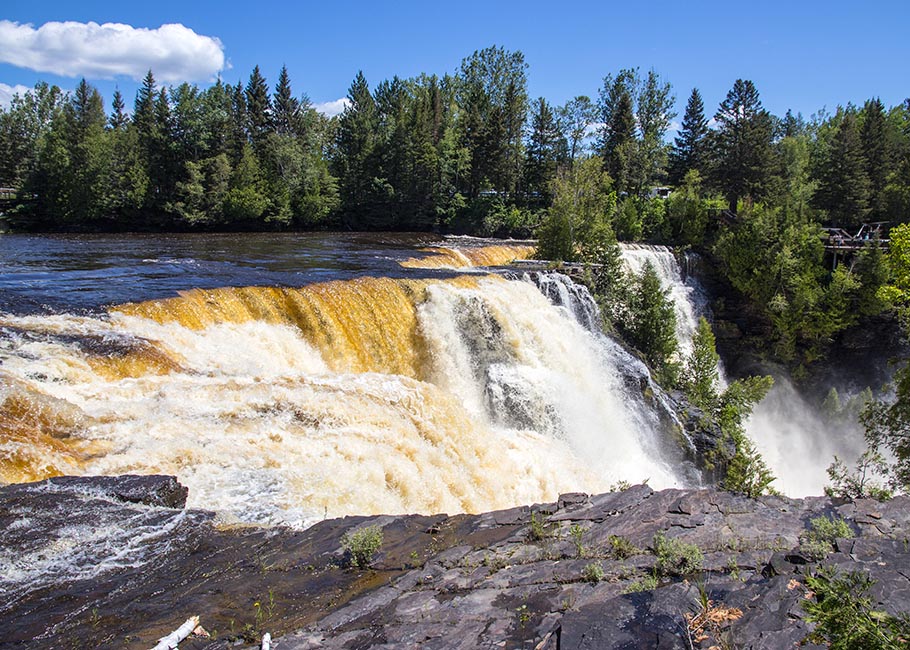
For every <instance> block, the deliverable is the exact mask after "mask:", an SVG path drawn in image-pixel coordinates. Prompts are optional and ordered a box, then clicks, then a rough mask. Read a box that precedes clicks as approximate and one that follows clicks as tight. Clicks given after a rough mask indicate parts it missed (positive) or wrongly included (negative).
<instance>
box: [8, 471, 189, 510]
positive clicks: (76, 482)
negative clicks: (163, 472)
mask: <svg viewBox="0 0 910 650" xmlns="http://www.w3.org/2000/svg"><path fill="white" fill-rule="evenodd" d="M23 489H24V490H25V491H26V492H27V493H34V492H41V491H46V492H49V493H59V494H65V493H70V494H84V495H85V496H94V497H98V498H102V499H104V498H106V499H111V500H113V501H121V502H123V503H136V504H141V505H146V506H159V507H162V508H183V507H184V506H185V505H186V497H187V495H188V494H189V490H188V489H187V488H186V487H184V486H183V485H180V483H179V482H177V479H176V478H174V477H173V476H160V475H151V476H140V475H134V474H125V475H123V476H61V477H58V478H52V479H48V480H46V481H41V482H38V483H32V484H28V485H27V486H15V485H14V486H8V487H5V488H0V493H3V494H11V493H15V492H16V491H17V490H18V491H21V490H23Z"/></svg>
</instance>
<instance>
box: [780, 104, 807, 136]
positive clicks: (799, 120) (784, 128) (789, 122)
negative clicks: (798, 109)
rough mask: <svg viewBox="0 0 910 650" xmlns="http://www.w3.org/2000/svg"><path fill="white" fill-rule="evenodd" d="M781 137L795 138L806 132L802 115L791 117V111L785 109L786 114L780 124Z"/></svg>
mask: <svg viewBox="0 0 910 650" xmlns="http://www.w3.org/2000/svg"><path fill="white" fill-rule="evenodd" d="M780 131H781V136H782V137H784V138H795V137H797V136H800V135H803V134H804V133H805V132H806V121H805V120H804V119H803V114H802V113H797V114H796V115H793V111H792V110H790V109H787V114H786V115H784V119H783V120H781V124H780Z"/></svg>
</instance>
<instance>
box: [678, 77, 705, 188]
mask: <svg viewBox="0 0 910 650" xmlns="http://www.w3.org/2000/svg"><path fill="white" fill-rule="evenodd" d="M709 133H710V130H709V129H708V119H707V118H706V117H705V105H704V102H702V99H701V93H699V92H698V88H693V89H692V94H691V95H689V101H688V102H686V112H685V114H684V115H683V121H682V126H681V128H680V130H679V135H678V136H677V137H676V138H675V139H674V140H673V150H672V152H671V154H670V183H672V184H673V185H679V184H680V183H682V180H683V178H685V176H686V174H687V173H688V172H689V171H690V170H693V169H694V170H696V171H698V172H699V174H701V175H702V176H704V174H705V171H706V163H707V156H708V134H709Z"/></svg>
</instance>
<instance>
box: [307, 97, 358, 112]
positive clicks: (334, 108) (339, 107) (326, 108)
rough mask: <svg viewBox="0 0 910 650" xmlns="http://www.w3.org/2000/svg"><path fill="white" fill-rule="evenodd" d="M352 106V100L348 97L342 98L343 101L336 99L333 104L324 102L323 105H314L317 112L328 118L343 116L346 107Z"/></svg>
mask: <svg viewBox="0 0 910 650" xmlns="http://www.w3.org/2000/svg"><path fill="white" fill-rule="evenodd" d="M350 104H351V100H350V99H348V98H347V97H342V98H341V99H336V100H335V101H333V102H322V103H321V104H313V108H315V109H316V111H317V112H319V113H322V114H323V115H325V116H326V117H335V116H336V115H341V113H342V111H344V109H345V107H347V106H349V105H350Z"/></svg>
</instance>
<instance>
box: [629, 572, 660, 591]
mask: <svg viewBox="0 0 910 650" xmlns="http://www.w3.org/2000/svg"><path fill="white" fill-rule="evenodd" d="M658 584H659V581H658V579H657V576H656V575H654V574H651V575H644V576H642V577H641V578H639V579H638V580H635V581H633V582H630V583H629V584H628V585H627V586H626V588H625V589H624V590H623V593H625V594H637V593H641V592H642V591H654V590H655V589H657V586H658Z"/></svg>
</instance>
